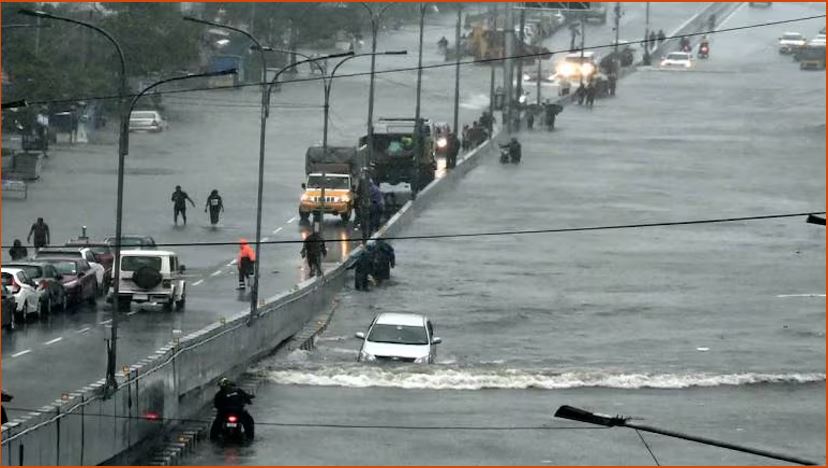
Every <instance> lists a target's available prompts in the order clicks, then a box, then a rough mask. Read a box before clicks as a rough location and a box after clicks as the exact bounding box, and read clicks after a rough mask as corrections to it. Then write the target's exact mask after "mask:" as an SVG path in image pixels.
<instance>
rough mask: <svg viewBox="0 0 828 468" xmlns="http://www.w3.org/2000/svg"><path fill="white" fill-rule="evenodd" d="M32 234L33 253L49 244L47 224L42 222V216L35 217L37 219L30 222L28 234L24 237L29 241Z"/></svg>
mask: <svg viewBox="0 0 828 468" xmlns="http://www.w3.org/2000/svg"><path fill="white" fill-rule="evenodd" d="M32 235H34V249H35V253H37V252H38V251H40V249H41V248H43V247H46V246H47V245H49V225H48V224H46V223H44V222H43V218H37V221H36V222H35V223H34V224H32V228H31V229H29V235H28V237H26V242H31V240H32Z"/></svg>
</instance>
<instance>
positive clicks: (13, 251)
mask: <svg viewBox="0 0 828 468" xmlns="http://www.w3.org/2000/svg"><path fill="white" fill-rule="evenodd" d="M9 256H10V257H11V259H12V260H23V259H25V258H26V257H28V256H29V251H28V250H27V249H26V247H23V244H22V242H20V239H15V240H14V243H13V245H12V246H11V248H10V249H9Z"/></svg>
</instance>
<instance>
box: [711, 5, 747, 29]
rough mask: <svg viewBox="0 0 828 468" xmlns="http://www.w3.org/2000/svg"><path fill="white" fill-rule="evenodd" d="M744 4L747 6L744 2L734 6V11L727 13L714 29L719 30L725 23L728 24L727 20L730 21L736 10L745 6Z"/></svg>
mask: <svg viewBox="0 0 828 468" xmlns="http://www.w3.org/2000/svg"><path fill="white" fill-rule="evenodd" d="M744 6H745V4H744V3H742V4H741V5H739V6H737V7H736V8H734V9H733V11H731V12H730V14H729V15H727V18H725V19H723V20H722V22H721V23H719V24H717V25H716V27H715V28H714V31H718V30H719V29H724V26H725V24H727V22H728V21H730V18H733V15H735V14H736V12H737V11H739V10H741V9H742V7H744Z"/></svg>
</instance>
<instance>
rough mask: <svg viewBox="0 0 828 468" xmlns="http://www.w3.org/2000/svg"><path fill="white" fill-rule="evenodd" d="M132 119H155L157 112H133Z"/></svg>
mask: <svg viewBox="0 0 828 468" xmlns="http://www.w3.org/2000/svg"><path fill="white" fill-rule="evenodd" d="M130 118H131V119H154V118H155V112H133V113H132V115H131V116H130Z"/></svg>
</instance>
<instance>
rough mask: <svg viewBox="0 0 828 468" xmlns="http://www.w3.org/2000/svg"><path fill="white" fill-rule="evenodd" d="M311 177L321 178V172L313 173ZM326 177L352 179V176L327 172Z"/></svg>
mask: <svg viewBox="0 0 828 468" xmlns="http://www.w3.org/2000/svg"><path fill="white" fill-rule="evenodd" d="M308 175H309V176H321V175H322V173H321V172H311V173H310V174H308ZM325 177H351V174H340V173H338V172H325Z"/></svg>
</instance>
